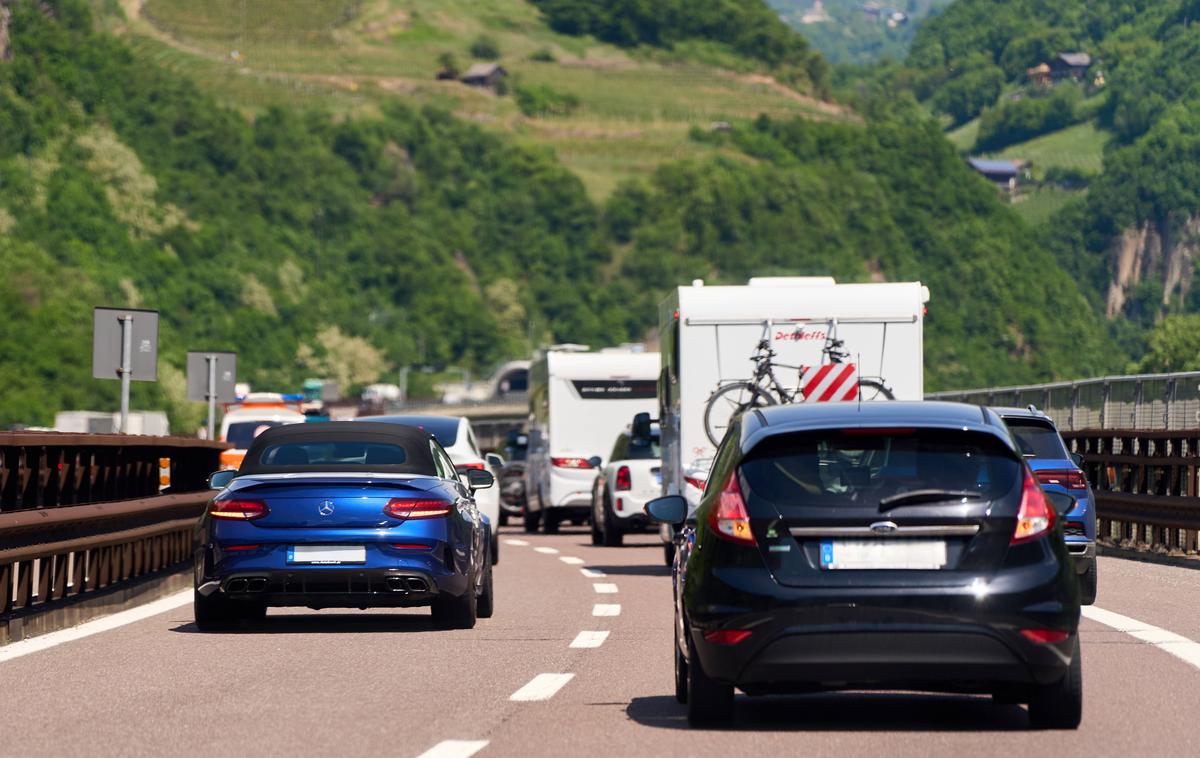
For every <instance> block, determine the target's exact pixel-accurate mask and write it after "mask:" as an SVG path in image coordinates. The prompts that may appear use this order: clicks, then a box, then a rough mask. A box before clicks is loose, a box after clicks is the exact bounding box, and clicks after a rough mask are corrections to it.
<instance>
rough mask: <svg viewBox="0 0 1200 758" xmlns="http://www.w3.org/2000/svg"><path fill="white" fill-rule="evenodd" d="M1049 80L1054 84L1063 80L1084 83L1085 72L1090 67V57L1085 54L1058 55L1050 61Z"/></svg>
mask: <svg viewBox="0 0 1200 758" xmlns="http://www.w3.org/2000/svg"><path fill="white" fill-rule="evenodd" d="M1049 65H1050V78H1051V79H1053V80H1054V81H1056V82H1059V81H1062V80H1063V79H1074V80H1075V81H1077V82H1082V81H1084V78H1085V77H1086V76H1087V70H1088V69H1089V68H1091V67H1092V56H1090V55H1088V54H1087V53H1059V54H1058V57H1057V58H1055V59H1054V60H1052V61H1050V64H1049Z"/></svg>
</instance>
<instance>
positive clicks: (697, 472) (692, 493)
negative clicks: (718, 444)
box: [658, 458, 713, 566]
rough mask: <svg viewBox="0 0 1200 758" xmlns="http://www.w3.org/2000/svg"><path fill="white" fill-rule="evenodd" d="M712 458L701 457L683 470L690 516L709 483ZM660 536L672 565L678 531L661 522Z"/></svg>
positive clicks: (666, 557)
mask: <svg viewBox="0 0 1200 758" xmlns="http://www.w3.org/2000/svg"><path fill="white" fill-rule="evenodd" d="M712 460H713V459H712V458H700V459H698V460H696V461H694V462H693V463H692V465H691V466H689V467H687V468H685V469H684V470H683V496H684V498H686V499H687V502H688V516H689V517H691V515H692V514H693V513H695V512H696V508H698V507H699V506H700V498H701V497H703V495H704V485H705V484H707V483H708V470H709V468H710V467H711V466H712ZM660 494H661V493H660ZM658 536H659V537H661V538H662V543H663V560H664V561H665V562H666V564H667V565H668V566H670V565H672V564H673V563H675V539H676V537H677V536H678V532H677V531H676V528H675V527H674V526H672V525H670V524H660V525H659V527H658Z"/></svg>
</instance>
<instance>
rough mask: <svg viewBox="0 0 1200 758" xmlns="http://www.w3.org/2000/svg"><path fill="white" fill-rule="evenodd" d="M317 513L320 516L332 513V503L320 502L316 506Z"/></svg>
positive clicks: (327, 501)
mask: <svg viewBox="0 0 1200 758" xmlns="http://www.w3.org/2000/svg"><path fill="white" fill-rule="evenodd" d="M317 513H319V514H321V515H322V516H328V515H330V514H331V513H333V501H332V500H322V501H321V504H320V505H318V506H317Z"/></svg>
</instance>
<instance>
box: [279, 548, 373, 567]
mask: <svg viewBox="0 0 1200 758" xmlns="http://www.w3.org/2000/svg"><path fill="white" fill-rule="evenodd" d="M366 562H367V549H366V548H365V547H364V546H362V545H293V546H292V547H289V548H288V563H307V564H310V565H321V566H337V565H340V564H343V563H366Z"/></svg>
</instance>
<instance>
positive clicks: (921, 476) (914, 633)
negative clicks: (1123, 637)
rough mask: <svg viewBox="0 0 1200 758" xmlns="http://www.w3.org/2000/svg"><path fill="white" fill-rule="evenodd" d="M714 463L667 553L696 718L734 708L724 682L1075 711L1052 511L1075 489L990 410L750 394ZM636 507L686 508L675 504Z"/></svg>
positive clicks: (679, 672)
mask: <svg viewBox="0 0 1200 758" xmlns="http://www.w3.org/2000/svg"><path fill="white" fill-rule="evenodd" d="M708 482H709V484H708V488H707V490H706V492H705V494H704V498H703V500H702V502H701V504H700V507H699V508H698V509H697V511H696V513H695V514H694V516H693V517H692V518H690V519H688V521H687V522H686V523H685V524H684V528H683V530H682V532H681V536H680V541H681V544H680V550H679V551H678V553H677V557H676V563H675V621H676V632H675V639H676V645H675V648H676V649H675V672H676V676H675V679H676V682H675V684H676V697H677V698H678V699H679V701H680V702H685V703H687V708H688V720H689V721H690V722H691V723H692V724H705V723H710V722H715V721H721V720H726V719H729V718H731V717H732V715H733V693H734V689H735V688H737V689H740V690H742V691H743V692H745V693H746V694H748V695H761V694H772V693H795V692H814V691H821V690H837V689H901V690H923V691H942V692H965V693H986V694H991V695H992V696H993V697H994V698H995V699H996V701H997V702H1005V703H1027V704H1028V706H1029V718H1030V721H1031V723H1032V724H1033V725H1034V726H1037V727H1045V728H1067V729H1071V728H1075V727H1077V726H1078V724H1079V720H1080V714H1081V710H1082V677H1081V673H1080V655H1079V638H1078V634H1077V631H1078V625H1079V599H1080V595H1079V586H1078V584H1077V581H1076V577H1075V571H1074V567H1073V564H1072V562H1071V556H1070V554H1069V553H1068V552H1067V549H1066V546H1065V544H1064V542H1063V536H1062V530H1061V526H1060V524H1059V519H1058V518H1057V515H1056V508H1068V509H1069V508H1070V507H1071V503H1062V504H1059V503H1056V502H1052V501H1051V500H1050V499H1048V498H1047V496H1046V495H1045V494H1044V493H1043V492H1042V490H1041V489H1040V488H1039V486H1038V484H1037V482H1036V480H1035V479H1034V477H1033V476H1032V475H1031V473H1030V471H1029V469H1028V467H1027V466H1026V465H1025V463H1024V462H1023V461H1022V459H1021V455H1020V453H1019V452H1018V451H1017V450H1016V448H1015V445H1014V442H1013V440H1012V437H1011V436H1010V433H1009V431H1008V430H1007V428H1006V427H1005V425H1004V422H1003V421H1002V420H1001V419H1000V418H999V417H998V416H997V415H996V414H995V413H993V412H992V411H990V410H988V409H986V408H980V407H977V406H969V405H959V404H955V403H863V404H861V405H860V404H852V403H836V404H821V405H815V404H814V405H790V406H779V407H771V408H763V409H761V410H755V411H752V412H750V413H747V414H745V415H744V416H743V417H741V418H740V419H739V420H738V421H736V423H734V424H732V425H731V427H730V430H729V433H728V434H727V435H726V437H725V439H724V441H723V442H722V443H721V446H720V449H719V450H718V452H717V456H716V458H715V460H714V462H713V468H712V471H711V472H710V476H709V479H708ZM1068 499H1069V498H1068ZM646 510H647V512H648V513H649V514H650V515H651V517H652V518H654V519H655V520H657V521H660V522H664V523H680V522H684V519H685V516H686V512H687V505H686V502H685V501H684V500H683V498H681V497H664V498H660V499H658V500H654V501H652V502H651V503H650V504H648V505H647V508H646Z"/></svg>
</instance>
